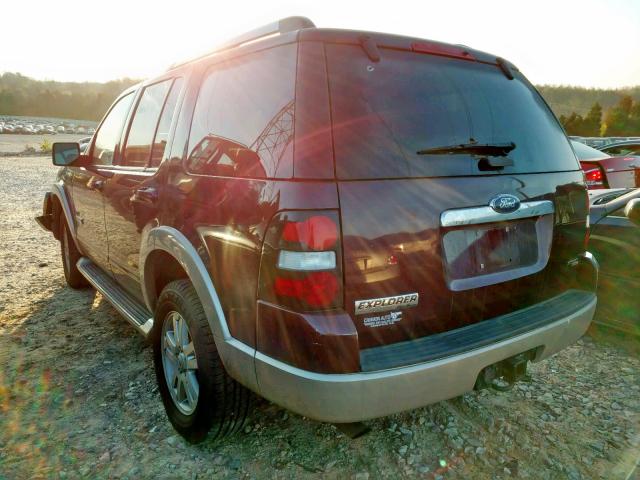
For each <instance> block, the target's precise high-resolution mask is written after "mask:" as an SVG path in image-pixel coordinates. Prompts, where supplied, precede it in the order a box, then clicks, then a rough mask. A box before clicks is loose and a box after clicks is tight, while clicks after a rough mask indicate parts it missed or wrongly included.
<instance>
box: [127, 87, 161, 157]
mask: <svg viewBox="0 0 640 480" xmlns="http://www.w3.org/2000/svg"><path fill="white" fill-rule="evenodd" d="M172 81H173V80H171V79H169V80H165V81H163V82H159V83H156V84H154V85H150V86H148V87H146V88H145V89H144V91H143V92H142V97H141V98H140V101H139V102H138V106H137V107H136V113H135V115H134V117H133V120H132V122H131V128H130V129H129V135H128V137H127V144H126V147H125V149H124V158H123V161H122V162H121V163H122V165H127V166H132V167H146V166H147V162H148V161H149V156H150V154H151V145H152V142H153V137H154V134H155V131H156V126H157V125H158V119H159V118H160V113H161V112H162V107H163V106H164V101H165V99H166V98H167V94H168V93H169V89H170V88H171V83H172Z"/></svg>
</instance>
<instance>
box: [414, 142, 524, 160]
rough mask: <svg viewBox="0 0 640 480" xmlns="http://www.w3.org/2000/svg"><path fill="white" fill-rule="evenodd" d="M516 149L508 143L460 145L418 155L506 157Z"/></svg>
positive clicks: (428, 150) (511, 143)
mask: <svg viewBox="0 0 640 480" xmlns="http://www.w3.org/2000/svg"><path fill="white" fill-rule="evenodd" d="M514 148H516V144H515V143H513V142H509V143H461V144H459V145H447V146H444V147H433V148H426V149H424V150H418V151H417V152H416V153H417V154H418V155H459V154H465V153H470V154H472V155H488V156H491V157H506V156H507V153H509V152H510V151H511V150H513V149H514Z"/></svg>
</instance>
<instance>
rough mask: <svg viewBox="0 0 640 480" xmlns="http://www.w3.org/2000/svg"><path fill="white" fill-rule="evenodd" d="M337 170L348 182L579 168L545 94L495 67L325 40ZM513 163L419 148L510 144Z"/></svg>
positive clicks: (339, 175) (521, 79) (520, 77)
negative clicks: (375, 58) (486, 162)
mask: <svg viewBox="0 0 640 480" xmlns="http://www.w3.org/2000/svg"><path fill="white" fill-rule="evenodd" d="M326 51H327V63H328V72H329V89H330V95H331V110H332V119H333V133H334V145H335V157H336V171H337V174H338V177H339V178H343V179H368V178H398V177H431V176H433V177H439V176H453V175H483V174H494V173H506V174H510V173H525V172H526V173H534V172H551V171H566V170H577V169H578V168H579V167H578V163H577V162H576V158H575V155H574V154H573V152H572V150H571V147H570V145H569V142H568V140H567V138H566V136H565V135H564V132H563V131H562V129H561V127H560V126H559V124H558V122H557V121H556V119H555V118H554V117H553V114H552V113H551V111H550V110H549V108H548V107H547V105H546V104H545V103H544V101H543V100H542V98H541V97H540V95H539V94H538V93H537V92H536V91H535V90H534V89H533V88H532V87H531V86H530V85H529V84H528V82H526V80H524V79H523V77H522V76H521V75H520V74H519V73H517V72H514V74H515V79H514V80H508V79H507V78H506V77H505V75H504V74H503V73H502V72H501V71H500V70H499V69H498V67H496V66H495V65H487V64H483V63H479V62H470V61H465V60H458V59H451V58H446V57H440V56H434V55H425V54H420V53H414V52H409V51H398V50H389V49H381V57H382V59H381V61H380V62H378V63H373V62H371V61H370V60H369V59H368V57H367V55H365V54H364V52H363V51H362V48H361V47H359V46H351V45H327V47H326ZM511 142H513V143H514V144H515V145H516V147H515V148H514V149H513V150H512V151H510V152H509V153H508V155H507V157H508V158H509V159H510V160H512V162H513V165H511V166H506V167H504V168H502V169H498V170H491V171H486V169H485V170H483V169H481V168H480V160H481V158H482V156H481V155H472V154H469V153H466V154H455V155H454V154H430V155H418V154H417V152H418V151H420V150H426V149H433V148H437V147H448V146H452V145H454V146H455V145H459V144H469V143H476V144H509V143H511Z"/></svg>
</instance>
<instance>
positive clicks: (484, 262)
mask: <svg viewBox="0 0 640 480" xmlns="http://www.w3.org/2000/svg"><path fill="white" fill-rule="evenodd" d="M442 242H443V245H444V255H445V262H446V266H447V270H448V274H449V278H451V279H461V278H469V277H476V276H478V275H487V274H490V273H497V272H502V271H505V270H510V269H514V268H521V267H527V266H531V265H533V264H535V263H536V261H537V260H538V236H537V234H536V222H535V220H532V219H527V220H521V221H513V222H508V223H506V224H487V225H475V226H472V227H466V228H459V229H456V230H450V231H448V232H446V233H445V234H444V237H443V239H442Z"/></svg>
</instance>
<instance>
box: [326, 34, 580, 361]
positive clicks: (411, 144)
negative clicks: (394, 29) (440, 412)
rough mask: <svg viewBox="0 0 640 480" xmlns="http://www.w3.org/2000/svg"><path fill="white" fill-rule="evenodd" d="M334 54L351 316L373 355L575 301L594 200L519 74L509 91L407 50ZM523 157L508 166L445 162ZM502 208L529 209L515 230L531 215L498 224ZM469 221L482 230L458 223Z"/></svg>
mask: <svg viewBox="0 0 640 480" xmlns="http://www.w3.org/2000/svg"><path fill="white" fill-rule="evenodd" d="M379 46H380V45H379ZM452 48H453V47H452ZM325 49H326V58H327V71H328V76H329V92H330V96H331V110H332V121H333V140H334V151H335V162H336V175H337V178H338V189H339V190H338V191H339V197H340V208H341V222H342V232H343V255H344V257H343V258H344V274H345V309H346V310H347V311H348V312H349V313H350V314H351V316H352V318H353V320H354V322H355V324H356V328H357V329H358V334H359V341H360V348H369V347H373V346H379V345H384V344H389V343H394V342H398V341H402V340H406V339H411V338H418V337H422V336H425V335H429V334H433V333H437V332H442V331H446V330H450V329H454V328H457V327H461V326H463V325H468V324H471V323H475V322H478V321H480V320H483V319H487V318H491V317H495V316H497V315H500V314H503V313H507V312H510V311H513V310H515V309H519V308H524V307H526V306H528V305H531V304H532V303H534V302H537V301H539V300H541V299H544V298H549V297H550V296H552V295H554V294H557V293H559V292H560V291H562V290H563V289H566V288H568V287H569V285H568V280H567V279H565V278H564V277H563V269H564V268H565V266H566V263H567V261H568V260H570V259H572V258H575V257H576V256H577V255H578V254H579V253H580V252H582V251H583V250H584V237H585V232H586V216H587V194H586V189H585V186H584V183H583V178H582V173H581V172H580V169H579V165H578V162H577V160H576V157H575V154H574V153H573V151H572V149H571V147H570V145H569V143H568V141H567V139H566V137H565V136H564V133H563V132H562V130H561V128H560V126H559V124H558V123H557V121H556V120H555V118H554V117H553V115H552V114H551V112H550V110H549V109H548V107H547V106H546V104H545V103H544V101H543V100H542V99H541V97H540V96H539V95H538V93H537V92H536V91H535V90H534V89H533V87H531V85H530V84H529V83H528V82H527V81H526V79H524V78H523V77H522V75H521V74H520V73H519V72H517V71H515V70H514V71H512V72H511V73H512V74H513V76H514V77H515V78H514V79H511V80H510V79H508V75H506V74H505V73H504V71H503V70H502V69H500V68H499V67H498V66H497V65H496V64H491V63H486V62H476V61H469V60H461V59H456V58H448V57H447V56H442V55H430V54H426V55H425V54H423V53H417V52H414V51H411V49H409V50H408V51H403V50H401V49H398V48H397V46H396V47H394V49H386V48H384V46H382V48H380V61H379V62H375V63H374V62H372V61H371V60H370V58H369V57H368V55H366V54H365V53H364V52H363V49H362V47H360V46H358V45H345V44H340V45H336V44H326V45H325ZM449 53H450V52H449V51H447V55H448V54H449ZM511 143H513V144H514V148H513V149H512V151H509V152H508V153H507V154H506V155H505V154H500V155H482V154H477V152H472V153H469V152H459V151H457V152H455V153H452V152H448V153H441V152H440V150H441V148H440V147H443V146H459V145H460V144H473V145H477V144H481V145H505V144H511ZM424 150H427V151H429V150H438V153H437V154H431V153H429V154H427V155H425V154H424V153H422V154H421V153H420V152H424ZM496 165H502V166H496ZM499 195H512V196H514V197H516V198H517V199H518V200H519V201H520V202H522V206H521V207H520V208H518V209H517V210H518V213H517V214H516V215H515V216H516V217H517V216H522V215H520V213H521V212H523V211H528V212H529V214H528V215H524V216H522V217H523V218H513V217H514V215H510V214H505V215H504V216H501V215H502V214H500V213H497V212H496V211H494V210H491V208H490V207H489V203H490V202H491V200H492V199H494V198H496V197H497V196H499ZM510 198H511V199H512V200H513V198H512V197H510ZM536 202H537V203H536ZM539 202H543V203H542V204H543V205H544V208H542V209H541V210H540V209H538V210H536V209H535V208H534V209H529V208H528V207H530V206H532V205H534V204H535V205H540V203H539ZM545 202H546V203H545ZM452 210H453V211H455V212H457V213H455V214H453V215H451V214H450V213H446V212H449V211H452ZM460 212H462V214H461V215H462V216H461V218H464V217H465V216H467V215H469V218H471V221H462V222H450V221H449V220H446V219H451V218H457V217H458V213H460ZM443 214H444V216H443ZM483 215H484V216H483ZM443 219H445V221H443ZM563 283H564V284H563Z"/></svg>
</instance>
